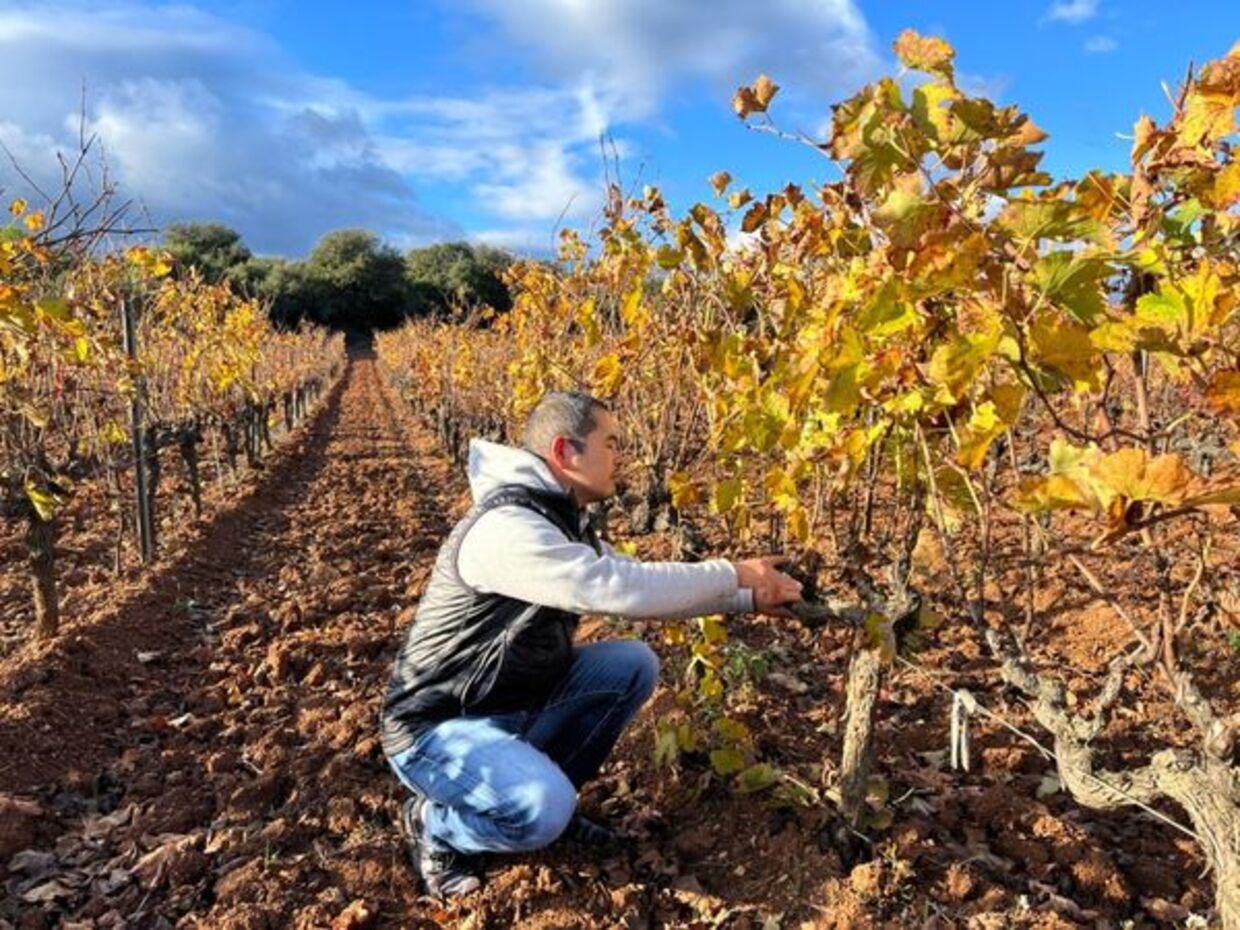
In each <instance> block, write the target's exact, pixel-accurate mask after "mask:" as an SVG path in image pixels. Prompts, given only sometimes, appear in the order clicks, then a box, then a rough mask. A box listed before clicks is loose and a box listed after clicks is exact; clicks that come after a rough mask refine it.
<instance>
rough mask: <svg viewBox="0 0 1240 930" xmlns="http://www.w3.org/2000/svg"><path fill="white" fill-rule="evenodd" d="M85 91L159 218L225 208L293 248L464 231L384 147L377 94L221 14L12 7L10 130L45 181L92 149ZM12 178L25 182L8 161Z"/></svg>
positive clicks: (228, 217) (92, 114)
mask: <svg viewBox="0 0 1240 930" xmlns="http://www.w3.org/2000/svg"><path fill="white" fill-rule="evenodd" d="M32 74H37V75H38V80H31V78H30V76H31V75H32ZM83 88H84V89H85V122H86V127H87V130H88V131H89V132H93V133H95V134H97V136H98V140H99V144H100V146H101V149H102V152H103V153H104V157H105V158H106V162H107V165H108V168H109V171H110V172H111V173H112V175H113V178H114V180H115V181H116V182H117V183H118V184H119V185H120V188H121V192H122V194H123V195H124V196H125V197H132V198H135V199H136V200H137V201H139V202H140V204H141V206H142V208H144V209H145V210H146V211H147V213H148V214H149V216H150V217H151V219H152V220H153V221H154V222H155V223H156V224H163V223H166V222H171V221H176V220H221V221H223V222H225V223H229V224H230V225H233V226H235V227H236V228H237V229H238V230H239V231H241V233H242V234H243V235H244V236H245V238H246V240H247V242H248V243H249V244H250V245H251V246H252V247H253V248H255V249H256V250H259V251H265V252H278V253H285V254H302V253H304V252H305V251H307V249H308V248H309V247H310V246H311V245H312V244H313V243H314V241H315V240H316V239H317V238H318V236H320V235H321V234H322V233H324V232H326V231H327V230H329V229H332V228H338V227H341V226H354V225H356V226H366V227H369V228H372V229H376V230H379V231H381V232H383V233H384V234H386V235H390V236H393V237H401V238H403V239H405V240H409V241H428V240H431V239H436V238H442V237H444V236H450V235H459V232H460V231H459V229H458V228H457V227H456V226H455V224H453V223H451V222H450V221H447V220H445V219H443V218H441V217H437V216H433V215H431V214H429V213H427V212H426V211H425V210H423V209H422V208H421V207H420V206H419V203H418V200H417V198H416V197H415V194H414V191H413V188H412V187H411V186H410V183H409V181H408V180H407V179H406V178H405V176H404V175H402V174H401V173H400V171H398V170H397V169H396V168H395V167H394V166H393V165H391V164H389V163H388V162H387V161H385V159H384V158H383V157H382V155H381V153H380V150H379V148H378V146H377V145H376V142H375V139H374V137H373V135H372V130H371V128H370V127H369V126H368V125H367V124H366V121H365V120H364V119H363V117H362V112H361V108H362V106H363V105H364V104H365V103H366V101H365V98H364V97H362V96H361V95H358V94H355V93H354V92H352V91H350V90H349V89H348V88H347V87H346V86H344V85H342V84H340V83H339V82H335V81H332V80H325V79H322V78H318V77H315V76H313V75H307V74H305V73H304V72H301V71H299V70H298V69H297V68H296V67H295V66H294V65H292V64H291V63H290V62H289V61H288V60H287V58H286V57H285V56H284V55H283V53H282V52H281V50H280V49H279V48H278V47H277V46H275V45H274V44H273V43H271V42H270V40H268V39H267V38H265V37H264V36H262V35H259V34H257V33H254V32H252V31H248V30H245V29H242V28H240V27H238V26H236V25H233V24H231V23H228V22H226V21H224V20H221V19H219V18H217V17H214V16H211V15H209V14H206V13H203V12H201V11H198V10H195V9H193V8H190V7H166V6H161V7H159V9H158V11H157V13H156V12H155V11H153V10H152V9H150V8H147V7H145V6H142V5H140V4H136V3H131V4H119V5H113V6H111V7H109V8H106V9H105V8H102V7H99V6H95V5H84V4H78V5H71V6H70V7H69V9H66V8H65V5H64V4H60V5H57V6H56V8H54V9H53V8H50V7H48V6H43V5H40V6H34V5H19V6H15V7H11V8H9V9H7V10H5V11H3V12H0V112H3V113H4V114H5V121H4V122H3V123H0V141H2V142H3V143H4V144H5V145H6V146H7V147H8V148H9V149H10V150H11V151H12V152H13V154H14V156H15V157H16V158H17V160H18V162H19V164H21V166H22V167H23V168H24V169H25V170H26V171H28V172H29V173H30V175H31V176H32V177H33V178H34V179H35V180H36V181H38V182H39V183H40V184H41V185H43V186H44V187H50V186H54V185H55V184H56V183H57V181H58V179H59V167H58V165H57V162H56V152H57V151H61V152H65V153H72V152H74V151H76V148H77V142H78V128H79V124H80V122H81V117H82V111H81V106H82V103H83ZM0 186H2V187H3V188H5V189H6V191H10V192H13V193H16V192H17V191H18V190H19V189H20V188H21V186H22V181H21V180H20V179H19V178H18V177H17V176H16V174H15V172H14V171H13V170H12V168H11V166H9V165H8V164H0Z"/></svg>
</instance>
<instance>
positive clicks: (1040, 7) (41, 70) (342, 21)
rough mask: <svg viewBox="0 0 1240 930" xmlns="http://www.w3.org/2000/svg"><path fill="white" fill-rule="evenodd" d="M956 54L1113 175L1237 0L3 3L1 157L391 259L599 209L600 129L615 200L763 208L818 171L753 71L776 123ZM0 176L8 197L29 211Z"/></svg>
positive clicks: (1236, 25) (821, 166)
mask: <svg viewBox="0 0 1240 930" xmlns="http://www.w3.org/2000/svg"><path fill="white" fill-rule="evenodd" d="M908 26H912V27H914V28H917V29H919V30H921V31H923V32H929V33H934V34H938V35H942V36H944V37H945V38H947V39H948V40H949V41H951V42H952V43H953V44H954V45H955V46H956V48H957V50H958V57H957V68H958V71H959V72H960V73H961V75H962V80H963V81H964V83H965V84H966V86H967V87H969V88H970V89H973V90H977V91H984V92H986V93H988V94H989V95H990V96H992V97H995V98H997V99H999V100H1001V101H1002V102H1005V103H1018V104H1020V105H1021V106H1022V107H1023V108H1025V109H1026V110H1027V111H1028V112H1029V113H1030V114H1031V115H1032V116H1033V118H1034V119H1035V121H1036V122H1037V123H1038V124H1039V125H1041V126H1042V127H1043V128H1044V129H1046V130H1048V131H1049V132H1050V133H1051V139H1050V140H1049V141H1048V142H1047V143H1046V150H1047V153H1048V155H1047V161H1046V164H1047V165H1048V167H1049V168H1050V170H1051V171H1052V172H1053V173H1056V174H1070V173H1076V172H1079V171H1081V170H1082V169H1084V168H1087V167H1093V166H1098V167H1103V168H1108V169H1114V170H1121V169H1122V168H1123V167H1124V163H1125V156H1126V152H1127V148H1128V143H1127V142H1126V141H1125V140H1124V139H1122V138H1119V136H1120V135H1125V134H1127V133H1128V132H1129V131H1130V130H1131V127H1132V124H1133V122H1134V121H1135V119H1136V117H1137V116H1138V115H1139V114H1140V113H1142V112H1149V113H1151V114H1153V115H1154V116H1156V117H1162V116H1164V115H1165V114H1166V112H1167V108H1168V107H1167V103H1166V100H1165V98H1164V94H1163V91H1162V88H1161V86H1160V82H1163V81H1166V82H1167V83H1168V84H1171V85H1174V84H1175V82H1176V81H1178V80H1179V79H1180V78H1181V77H1182V75H1183V73H1184V69H1185V67H1186V66H1187V64H1188V63H1189V62H1190V61H1195V62H1202V61H1205V60H1208V59H1209V58H1212V57H1217V56H1219V55H1222V54H1224V53H1225V52H1226V51H1227V50H1228V49H1229V48H1230V47H1231V46H1232V45H1233V44H1234V43H1235V42H1236V41H1237V40H1238V39H1240V3H1237V2H1236V0H1192V2H1187V3H1182V4H1178V5H1177V4H1169V3H1166V2H1154V0H1007V2H993V0H992V2H986V3H983V2H980V0H969V2H962V0H939V2H936V3H927V2H918V3H914V2H908V0H881V2H879V0H765V2H754V0H710V2H705V0H681V2H676V0H421V2H416V0H368V2H354V3H353V4H351V5H345V4H341V3H340V2H338V0H335V2H326V0H252V2H241V0H218V2H201V3H177V4H165V3H158V2H150V0H125V2H114V3H100V2H87V0H64V2H57V3H49V2H46V0H44V2H4V0H0V141H2V142H3V143H4V145H5V146H6V147H7V148H8V149H9V151H10V152H11V153H12V154H13V156H14V158H16V160H17V161H18V162H19V163H20V164H21V165H22V167H23V168H24V169H25V170H26V171H27V172H28V173H29V174H30V175H31V176H32V177H33V178H34V179H35V180H36V181H37V182H39V183H40V184H41V185H43V186H44V187H47V186H50V185H53V184H54V182H55V179H56V176H57V171H58V169H57V163H56V161H55V153H56V152H57V151H58V150H59V151H65V150H69V149H71V148H72V146H73V144H74V140H75V139H76V138H77V130H78V124H79V114H80V110H81V108H80V102H81V98H82V88H83V85H85V88H86V107H85V113H86V123H87V126H88V129H89V130H90V131H91V132H93V133H95V134H97V136H98V138H99V140H100V142H101V143H102V151H103V153H104V156H105V158H106V162H107V166H108V170H109V172H110V174H111V175H112V177H113V178H114V179H115V180H116V181H117V182H118V183H119V185H120V186H121V188H122V190H123V191H124V193H125V194H126V195H128V196H131V197H134V198H135V199H136V200H137V202H138V204H139V209H140V210H141V211H142V213H143V215H144V217H145V218H147V219H149V222H151V223H152V224H154V225H162V224H163V223H166V222H169V221H176V220H219V221H222V222H225V223H228V224H229V225H232V226H234V227H235V228H236V229H238V230H239V231H241V233H242V234H243V235H244V237H245V239H246V241H247V242H248V243H249V244H250V245H251V246H252V247H253V248H254V249H255V250H256V251H259V252H263V253H274V254H285V255H291V256H297V255H302V254H305V252H306V251H308V250H309V249H310V248H311V247H312V246H313V243H314V242H315V241H316V240H317V238H318V237H319V236H321V235H322V234H323V233H324V232H327V231H328V230H330V229H333V228H340V227H345V226H363V227H367V228H369V229H373V230H375V231H376V232H378V233H379V234H380V235H381V236H383V237H384V238H385V239H386V240H387V241H389V242H392V243H393V244H395V245H397V246H399V247H402V248H405V247H410V246H414V245H420V244H425V243H429V242H433V241H438V240H443V239H452V238H470V239H474V240H477V241H486V242H491V243H495V244H499V245H503V246H507V247H511V248H514V249H517V250H521V251H539V252H544V251H546V250H547V249H548V248H549V246H550V244H551V243H552V242H553V239H554V231H555V229H556V227H557V224H569V225H575V226H588V225H590V223H591V222H592V220H593V219H594V218H595V217H596V216H597V214H598V208H599V204H600V203H601V200H602V191H603V178H604V165H603V159H602V157H601V155H600V150H599V142H598V137H599V134H600V132H606V133H607V134H608V135H609V138H610V139H611V140H613V142H614V146H615V148H614V151H615V153H616V154H618V156H619V162H618V170H619V173H620V178H621V180H622V182H623V183H624V184H625V185H640V184H642V183H657V184H659V185H661V186H662V187H663V189H664V191H665V193H666V195H667V196H668V198H669V200H670V201H671V203H672V204H673V206H674V207H676V208H678V209H685V208H687V207H688V206H690V205H691V204H692V203H694V202H695V201H697V200H708V199H710V197H711V196H712V194H711V191H710V188H709V185H708V183H707V178H708V177H709V176H710V175H711V174H712V173H713V172H715V171H717V170H720V169H726V170H728V171H730V172H731V173H732V174H733V175H734V176H735V177H736V178H737V179H738V181H740V182H742V183H745V184H748V185H750V186H751V187H752V188H753V189H754V190H755V191H762V190H767V189H770V188H773V187H777V186H782V185H783V184H784V183H786V182H788V181H797V182H801V183H807V182H812V181H814V180H824V179H828V178H831V177H833V176H834V169H833V166H832V165H831V164H830V163H829V162H827V161H826V160H824V159H822V158H821V157H819V156H817V155H816V154H815V153H814V152H812V151H811V150H809V149H808V148H802V147H799V146H796V145H793V144H790V143H786V142H780V141H778V140H776V139H773V138H770V137H768V136H763V135H758V134H755V133H752V132H748V131H746V130H745V129H744V127H743V126H742V125H741V124H740V122H739V121H738V120H737V119H736V117H735V116H734V115H733V114H732V112H731V109H730V97H731V92H732V90H733V89H734V88H735V87H736V86H737V85H738V84H740V83H744V82H748V81H749V80H751V79H752V78H754V77H755V76H756V75H757V74H758V73H759V72H761V71H765V72H767V73H769V74H770V75H771V76H772V77H773V78H774V79H775V80H776V81H778V82H779V83H780V84H781V85H783V87H784V91H783V92H782V93H781V96H780V99H779V101H778V104H777V107H776V110H775V114H776V116H777V118H779V120H780V121H781V123H783V124H785V125H786V126H787V127H789V128H796V129H801V130H804V131H806V132H809V133H815V132H818V131H820V130H821V129H822V127H823V126H824V124H825V122H826V120H827V118H828V115H829V113H830V104H831V103H832V102H835V101H837V100H839V99H842V98H843V97H844V96H847V95H848V94H849V93H851V92H852V91H853V90H855V89H856V88H858V87H860V86H861V85H862V84H863V83H865V82H866V81H867V80H870V79H872V78H874V77H876V76H877V75H880V74H883V73H891V72H893V70H894V68H895V65H894V63H893V61H892V55H891V51H890V49H891V42H892V40H893V39H894V38H895V36H896V35H898V34H899V32H900V31H901V30H902V29H904V28H905V27H908ZM7 161H8V160H7V159H5V160H4V162H2V163H0V187H3V189H4V191H5V193H6V194H8V195H9V196H13V195H16V194H18V193H23V194H26V193H28V192H27V191H26V190H25V189H24V182H23V181H22V180H21V179H20V178H19V177H18V176H17V175H16V173H15V172H14V171H13V170H12V168H11V167H10V165H8V164H7Z"/></svg>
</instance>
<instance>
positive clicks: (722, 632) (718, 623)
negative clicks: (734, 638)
mask: <svg viewBox="0 0 1240 930" xmlns="http://www.w3.org/2000/svg"><path fill="white" fill-rule="evenodd" d="M698 626H699V628H700V629H701V630H702V638H703V639H705V640H706V642H708V643H709V644H710V645H712V646H718V645H721V644H722V643H726V642H727V641H728V628H727V626H726V625H725V624H724V622H723V617H721V616H718V615H712V616H709V617H702V618H700V619H699V620H698Z"/></svg>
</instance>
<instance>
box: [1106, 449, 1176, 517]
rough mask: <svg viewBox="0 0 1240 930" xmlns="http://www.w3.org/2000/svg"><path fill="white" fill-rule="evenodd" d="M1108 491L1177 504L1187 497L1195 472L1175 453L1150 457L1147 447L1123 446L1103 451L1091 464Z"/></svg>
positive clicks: (1135, 497)
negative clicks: (1112, 450) (1103, 453)
mask: <svg viewBox="0 0 1240 930" xmlns="http://www.w3.org/2000/svg"><path fill="white" fill-rule="evenodd" d="M1091 471H1092V475H1093V477H1094V479H1095V480H1096V481H1097V482H1098V483H1099V484H1100V485H1101V486H1102V487H1103V488H1105V489H1106V490H1107V491H1109V492H1110V493H1111V494H1113V495H1115V496H1117V497H1123V498H1124V499H1126V500H1128V501H1154V502H1157V503H1161V504H1169V505H1171V506H1175V505H1176V504H1179V503H1180V502H1181V501H1183V500H1184V497H1185V494H1186V492H1187V491H1188V486H1189V483H1190V482H1191V481H1192V479H1193V473H1192V472H1191V471H1190V470H1189V469H1188V467H1187V466H1186V465H1185V464H1184V463H1183V461H1181V460H1180V457H1179V456H1178V455H1176V454H1174V453H1167V454H1166V455H1160V456H1157V457H1155V458H1153V459H1151V458H1149V456H1148V455H1147V454H1146V452H1145V450H1144V449H1140V448H1132V447H1130V448H1124V449H1119V450H1117V451H1115V452H1112V453H1110V454H1109V455H1103V456H1102V457H1101V458H1099V459H1098V461H1097V462H1096V463H1095V464H1094V466H1093V468H1092V470H1091Z"/></svg>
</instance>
